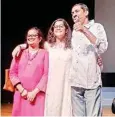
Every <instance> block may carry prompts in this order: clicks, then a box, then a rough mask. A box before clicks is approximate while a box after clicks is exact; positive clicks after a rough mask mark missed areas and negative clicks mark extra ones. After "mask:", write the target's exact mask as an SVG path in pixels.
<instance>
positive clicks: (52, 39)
mask: <svg viewBox="0 0 115 117" xmlns="http://www.w3.org/2000/svg"><path fill="white" fill-rule="evenodd" d="M57 21H62V22H63V23H64V26H65V28H66V34H65V40H64V42H65V49H67V48H71V34H72V33H71V29H70V26H69V24H68V23H67V22H66V21H65V20H64V19H63V18H59V19H57V20H55V21H54V22H53V23H52V24H51V26H50V28H49V31H48V35H47V41H48V43H49V44H51V46H54V45H55V43H56V37H55V35H54V25H55V23H56V22H57Z"/></svg>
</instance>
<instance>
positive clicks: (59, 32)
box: [54, 21, 66, 40]
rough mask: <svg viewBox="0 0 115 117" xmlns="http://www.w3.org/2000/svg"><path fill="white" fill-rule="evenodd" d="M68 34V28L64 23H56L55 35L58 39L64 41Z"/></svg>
mask: <svg viewBox="0 0 115 117" xmlns="http://www.w3.org/2000/svg"><path fill="white" fill-rule="evenodd" d="M65 34H66V27H65V25H64V23H63V21H56V22H55V24H54V35H55V37H56V38H57V39H59V40H63V39H64V37H65Z"/></svg>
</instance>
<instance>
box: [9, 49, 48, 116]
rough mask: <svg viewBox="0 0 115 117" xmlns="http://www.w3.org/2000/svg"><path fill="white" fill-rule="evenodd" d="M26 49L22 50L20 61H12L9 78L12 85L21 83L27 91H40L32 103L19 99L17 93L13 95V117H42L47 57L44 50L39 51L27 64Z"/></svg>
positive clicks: (27, 54)
mask: <svg viewBox="0 0 115 117" xmlns="http://www.w3.org/2000/svg"><path fill="white" fill-rule="evenodd" d="M28 56H29V53H28V49H26V50H24V51H23V53H22V55H21V58H20V60H19V61H18V60H16V59H13V60H12V63H11V67H10V78H11V81H12V83H13V85H15V84H17V83H18V82H21V84H22V85H23V87H24V88H25V89H26V90H27V91H32V90H33V89H34V88H35V87H38V88H39V89H40V90H41V91H40V92H39V93H38V94H37V96H36V98H35V101H34V103H30V102H29V101H28V100H26V99H24V98H22V97H21V95H20V93H19V92H18V91H16V92H15V94H14V102H13V110H12V115H13V116H43V115H44V101H45V91H46V85H47V78H48V66H49V65H48V64H49V57H48V52H47V51H46V50H43V49H41V50H39V51H38V53H37V55H36V56H35V57H34V59H33V60H32V61H31V64H28Z"/></svg>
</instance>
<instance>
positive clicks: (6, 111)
mask: <svg viewBox="0 0 115 117" xmlns="http://www.w3.org/2000/svg"><path fill="white" fill-rule="evenodd" d="M11 110H12V104H1V116H11ZM103 116H115V114H113V113H112V112H111V108H110V107H103Z"/></svg>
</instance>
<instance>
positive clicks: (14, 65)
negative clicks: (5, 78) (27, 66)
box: [9, 58, 20, 86]
mask: <svg viewBox="0 0 115 117" xmlns="http://www.w3.org/2000/svg"><path fill="white" fill-rule="evenodd" d="M9 76H10V79H11V82H12V84H13V85H14V86H15V85H16V84H17V83H20V80H19V78H18V60H17V59H16V58H13V60H12V62H11V66H10V72H9Z"/></svg>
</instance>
